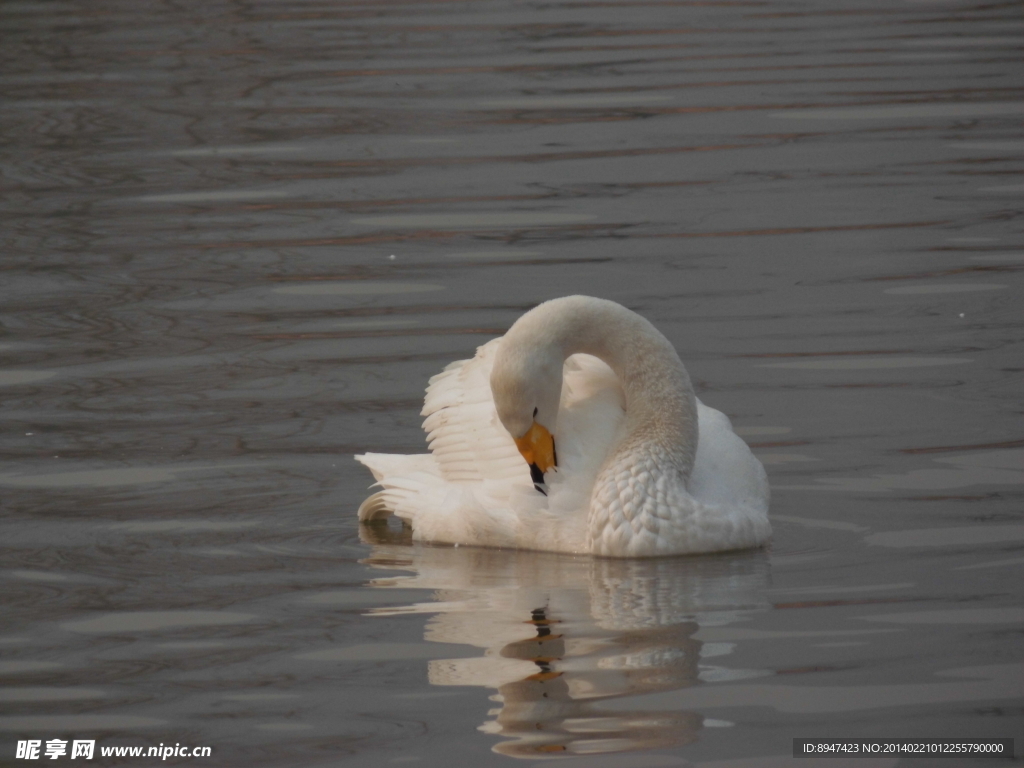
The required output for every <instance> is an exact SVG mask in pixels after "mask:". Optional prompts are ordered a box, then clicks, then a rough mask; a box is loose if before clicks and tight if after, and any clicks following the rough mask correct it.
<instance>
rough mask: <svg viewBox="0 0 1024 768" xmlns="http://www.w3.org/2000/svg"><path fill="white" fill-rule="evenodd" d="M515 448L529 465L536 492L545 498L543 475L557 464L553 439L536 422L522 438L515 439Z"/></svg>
mask: <svg viewBox="0 0 1024 768" xmlns="http://www.w3.org/2000/svg"><path fill="white" fill-rule="evenodd" d="M516 447H517V448H518V449H519V452H520V453H521V454H523V458H524V459H526V463H527V464H529V465H530V477H531V478H533V484H534V486H536V488H537V490H538V491H540V492H541V493H543V494H544V495H545V496H546V495H547V493H546V492H545V490H544V488H543V487H542V486H543V485H544V473H545V472H547V471H548V470H549V469H551V468H552V467H554V466H557V464H558V458H557V457H556V456H555V438H554V437H552V435H551V433H550V432H548V430H547V429H546V428H545V427H543V426H541V425H540V424H538V423H537V422H536V421H535V422H533V425H532V426H531V427H530V429H529V431H528V432H527V433H526V434H525V435H523V436H522V437H519V438H516Z"/></svg>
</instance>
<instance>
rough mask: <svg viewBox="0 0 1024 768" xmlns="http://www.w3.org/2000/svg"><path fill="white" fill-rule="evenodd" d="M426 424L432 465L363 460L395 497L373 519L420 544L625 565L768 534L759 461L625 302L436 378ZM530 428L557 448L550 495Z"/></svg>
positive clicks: (548, 312) (524, 323)
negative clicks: (614, 560) (537, 481)
mask: <svg viewBox="0 0 1024 768" xmlns="http://www.w3.org/2000/svg"><path fill="white" fill-rule="evenodd" d="M559 393H560V396H559ZM499 412H500V413H501V417H500V418H499ZM422 413H423V415H424V416H425V417H426V420H425V421H424V423H423V427H424V429H425V430H426V432H427V441H428V443H429V447H430V453H429V454H421V455H413V456H399V455H389V454H374V453H367V454H363V455H360V456H357V457H356V458H357V459H358V460H359V461H361V462H362V463H363V464H365V465H366V466H367V467H369V468H370V470H371V471H372V472H373V474H374V477H376V479H377V480H378V482H379V484H380V485H381V486H382V487H383V490H381V491H380V492H378V493H375V494H374V495H373V496H371V497H370V498H368V499H367V500H366V501H365V502H363V504H362V506H361V507H360V508H359V519H360V520H362V521H369V520H372V519H377V518H381V517H386V516H387V515H389V514H391V513H394V514H395V515H397V516H398V517H400V518H402V519H403V520H405V521H406V522H408V523H409V524H410V525H411V526H412V529H413V537H414V538H416V539H419V540H423V541H434V542H447V543H451V544H463V545H475V546H488V547H512V548H520V549H536V550H548V551H556V552H571V553H578V554H584V553H587V554H595V555H604V556H612V557H649V556H658V555H674V554H685V553H697V552H713V551H720V550H729V549H742V548H747V547H755V546H759V545H761V544H764V543H765V542H766V541H767V540H768V539H769V537H770V536H771V527H770V525H769V523H768V501H769V491H768V481H767V477H766V475H765V472H764V468H763V467H762V466H761V463H760V462H759V461H758V460H757V459H756V458H755V457H754V456H753V454H751V452H750V449H749V448H748V447H747V445H746V444H745V443H744V442H743V441H742V440H741V439H740V438H739V437H738V436H737V435H736V434H735V433H734V432H733V430H732V426H731V424H730V423H729V420H728V418H727V417H726V416H725V415H724V414H722V413H720V412H719V411H716V410H714V409H713V408H708V407H707V406H705V405H703V404H702V403H700V402H699V401H698V400H697V399H696V398H695V397H694V395H693V390H692V387H691V385H690V380H689V376H688V375H687V374H686V371H685V369H684V368H683V365H682V363H681V362H680V361H679V357H678V355H676V353H675V350H674V349H673V348H672V345H671V344H670V343H669V342H668V340H667V339H665V337H664V336H662V335H661V333H659V332H658V331H657V330H656V329H655V328H654V326H652V325H651V324H650V323H649V322H647V321H646V320H644V319H643V318H641V317H640V316H639V315H636V314H635V313H633V312H631V311H629V310H627V309H625V308H624V307H621V306H620V305H618V304H615V303H613V302H610V301H605V300H602V299H594V298H590V297H585V296H570V297H566V298H562V299H555V300H553V301H549V302H546V303H544V304H541V305H540V306H539V307H536V308H535V309H533V310H531V311H530V312H528V313H527V314H525V315H523V317H521V318H520V319H519V320H518V321H517V322H516V323H515V325H513V327H512V328H511V329H510V330H509V332H508V333H507V334H506V335H505V336H503V337H501V338H499V339H494V340H492V341H490V342H488V343H487V344H484V345H483V346H481V347H480V348H479V349H478V350H477V353H476V356H475V357H473V358H472V359H471V360H460V361H457V362H454V363H452V364H450V365H449V366H448V367H447V368H445V370H444V371H443V372H442V373H440V374H438V375H437V376H434V377H433V378H432V379H431V380H430V385H429V386H428V387H427V393H426V398H425V400H424V406H423V411H422ZM533 421H535V422H536V423H538V424H540V425H541V426H543V427H545V428H546V429H548V430H550V432H551V434H553V435H554V441H555V451H556V454H557V469H556V470H551V471H548V472H547V473H546V474H545V476H544V480H545V486H544V490H545V491H546V495H545V494H544V493H541V492H540V490H538V489H537V488H536V487H535V486H534V483H533V481H532V480H531V475H530V469H529V466H528V464H527V462H526V461H525V460H524V458H523V456H522V455H520V452H519V450H518V448H517V446H516V443H515V441H514V440H513V435H512V434H510V431H509V430H513V431H514V432H517V433H518V434H516V435H515V436H516V437H521V436H522V434H523V433H524V432H526V429H527V428H528V427H529V425H530V424H531V422H533Z"/></svg>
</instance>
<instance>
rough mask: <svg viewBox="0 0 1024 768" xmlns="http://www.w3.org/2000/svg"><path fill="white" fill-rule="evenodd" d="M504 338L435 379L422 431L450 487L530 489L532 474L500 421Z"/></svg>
mask: <svg viewBox="0 0 1024 768" xmlns="http://www.w3.org/2000/svg"><path fill="white" fill-rule="evenodd" d="M500 343H501V339H494V340H492V341H489V342H488V343H486V344H484V345H483V346H482V347H480V348H479V349H477V352H476V356H475V357H473V358H472V359H470V360H457V361H456V362H454V363H451V364H450V365H448V366H447V367H446V368H445V369H444V371H442V372H441V373H439V374H437V375H436V376H434V377H433V378H432V379H430V385H429V386H428V387H427V395H426V398H425V399H424V401H423V411H422V412H421V413H422V415H423V416H425V417H426V419H425V420H424V422H423V429H424V431H425V432H426V433H427V443H428V444H429V445H430V451H431V453H432V454H433V455H434V458H435V459H436V460H437V465H438V467H439V469H440V473H441V477H443V478H444V479H445V480H448V481H451V482H479V481H481V480H514V481H522V482H523V483H525V484H528V485H529V484H531V480H530V470H529V467H528V466H527V464H526V462H525V461H523V457H522V456H521V455H520V453H519V451H518V450H517V449H516V444H515V442H513V440H512V436H511V435H510V434H509V433H508V431H507V430H506V429H505V428H504V427H503V426H502V424H501V422H500V421H499V420H498V412H497V411H496V410H495V408H494V399H493V397H492V395H491V368H492V367H493V365H494V356H495V354H497V351H498V345H499V344H500Z"/></svg>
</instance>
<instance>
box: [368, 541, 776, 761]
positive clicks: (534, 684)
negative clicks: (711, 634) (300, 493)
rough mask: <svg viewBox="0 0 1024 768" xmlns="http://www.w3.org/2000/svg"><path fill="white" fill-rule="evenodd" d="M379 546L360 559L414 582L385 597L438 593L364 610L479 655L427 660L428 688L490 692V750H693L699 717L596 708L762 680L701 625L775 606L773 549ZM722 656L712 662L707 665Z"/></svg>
mask: <svg viewBox="0 0 1024 768" xmlns="http://www.w3.org/2000/svg"><path fill="white" fill-rule="evenodd" d="M363 535H364V537H365V538H366V539H367V540H371V539H372V541H370V543H375V544H376V545H375V546H374V549H373V551H372V553H371V555H370V557H369V558H367V559H366V560H365V561H363V562H364V563H365V564H367V565H370V566H371V567H376V568H380V569H384V570H390V571H393V570H399V571H408V572H410V575H402V576H386V577H381V578H378V579H374V580H373V581H371V582H370V584H369V586H371V587H375V588H379V589H433V590H435V592H434V595H433V598H434V599H433V601H431V602H424V603H413V604H408V605H401V606H390V607H383V608H375V609H373V610H372V611H371V612H370V614H369V615H377V616H382V615H383V616H395V615H400V614H410V613H426V614H433V615H432V616H431V618H430V619H429V620H428V621H427V624H426V628H425V631H424V639H425V640H427V641H428V642H432V643H461V644H465V645H471V646H475V647H477V648H481V649H483V655H482V656H476V657H472V658H458V659H441V660H431V661H429V662H428V678H429V681H430V683H431V684H432V685H438V686H447V685H459V686H482V687H486V688H493V689H495V691H496V693H494V694H493V695H492V696H491V697H490V698H491V700H492V701H494V702H496V703H497V705H498V706H496V707H495V708H494V709H491V710H490V711H489V712H487V719H486V720H485V721H484V722H483V724H482V725H480V726H479V730H481V731H483V732H485V733H489V734H493V735H495V736H498V737H501V738H502V741H501V742H499V743H498V744H496V745H495V746H494V747H493V750H494V751H495V752H498V753H500V754H504V755H509V756H512V757H524V758H534V759H536V758H537V757H541V756H544V755H545V754H550V755H552V756H554V755H555V754H565V755H571V754H576V755H584V754H599V753H607V752H623V751H627V750H634V749H651V748H667V747H675V746H680V745H684V744H689V743H692V742H694V741H696V740H697V739H698V737H699V733H700V730H701V729H702V728H703V727H704V717H703V716H702V715H701V714H699V713H697V712H690V711H680V710H678V709H652V710H650V711H647V710H644V711H628V710H623V711H618V710H616V708H615V706H614V705H608V704H603V705H601V706H600V707H597V706H595V704H597V703H598V702H606V701H608V700H611V699H619V698H622V697H628V696H636V695H639V694H646V693H655V692H661V691H671V690H676V689H680V688H686V687H690V686H695V685H703V684H708V683H714V682H719V681H725V680H736V679H741V678H747V677H759V676H761V675H763V674H766V673H765V672H762V671H759V670H742V669H733V668H728V667H723V666H721V657H723V656H727V655H728V654H729V653H730V652H731V650H732V648H733V646H732V644H728V643H708V642H704V641H701V640H699V639H697V638H696V637H695V635H696V634H697V632H698V631H699V630H700V628H701V627H702V626H712V625H716V626H718V625H723V624H731V623H734V622H738V621H743V620H744V619H745V618H746V616H747V615H749V614H751V613H755V612H757V613H759V612H761V611H764V610H767V608H768V603H767V600H766V599H765V597H764V590H765V589H766V587H767V586H768V580H769V564H768V559H767V555H766V554H765V553H764V552H760V551H758V552H750V553H738V554H729V555H717V556H708V557H693V558H671V559H658V560H647V561H629V560H597V559H591V558H580V557H572V556H566V555H556V554H550V553H538V552H507V551H501V550H486V549H474V548H442V547H425V546H402V545H401V544H396V543H380V542H386V541H387V539H389V538H391V536H389V535H388V534H384V533H381V532H377V533H375V532H374V531H373V530H372V529H370V530H364V533H363ZM711 659H713V662H711V661H710V660H711Z"/></svg>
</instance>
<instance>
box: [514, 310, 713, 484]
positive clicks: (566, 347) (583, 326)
mask: <svg viewBox="0 0 1024 768" xmlns="http://www.w3.org/2000/svg"><path fill="white" fill-rule="evenodd" d="M506 340H507V341H509V342H511V346H513V347H518V346H519V345H520V344H522V345H524V346H526V347H527V348H529V347H530V346H532V347H533V348H534V349H535V350H536V354H538V355H540V356H541V357H542V358H543V357H549V356H550V357H551V358H557V360H558V362H559V363H561V362H563V361H564V360H565V358H567V357H569V356H570V355H573V354H576V353H580V352H582V353H586V354H589V355H593V356H594V357H597V358H600V359H601V360H603V361H604V362H606V363H607V364H608V365H609V366H610V367H611V369H612V370H613V371H614V372H615V374H616V376H617V377H618V379H619V382H620V383H621V385H622V388H623V390H624V392H625V395H626V433H625V436H624V437H623V439H622V441H621V442H620V443H619V445H618V446H617V447H616V449H615V451H614V453H616V454H617V453H620V452H622V451H626V450H635V449H637V448H639V447H640V446H641V445H644V446H650V447H656V448H657V450H658V453H659V454H661V455H662V456H663V457H664V458H666V459H667V460H669V461H671V463H672V464H674V465H675V467H676V469H677V470H678V471H679V472H681V473H682V474H683V476H684V477H686V476H688V475H689V473H690V470H691V469H692V468H693V461H694V458H695V456H696V453H697V438H698V435H697V405H696V398H695V397H694V394H693V387H692V385H691V384H690V377H689V375H688V374H687V373H686V369H685V368H684V367H683V363H682V361H681V360H680V359H679V355H678V354H677V353H676V351H675V348H674V347H673V346H672V344H671V342H669V340H668V339H666V338H665V337H664V336H663V335H662V334H661V333H660V332H659V331H658V330H657V329H656V328H655V327H654V326H653V325H651V323H650V322H648V321H647V320H645V319H644V318H643V317H641V316H640V315H638V314H636V313H635V312H632V311H630V310H628V309H626V308H625V307H622V306H620V305H619V304H616V303H614V302H612V301H606V300H604V299H596V298H592V297H589V296H568V297H566V298H562V299H554V300H552V301H548V302H545V303H544V304H541V305H540V306H538V307H536V308H535V309H533V310H531V311H530V312H528V313H527V314H525V315H523V317H522V318H520V319H519V321H518V322H517V323H516V324H515V325H514V326H513V327H512V328H511V329H510V330H509V332H508V334H506ZM559 368H560V366H559ZM559 383H560V382H559ZM613 458H614V457H610V460H612V459H613Z"/></svg>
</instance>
